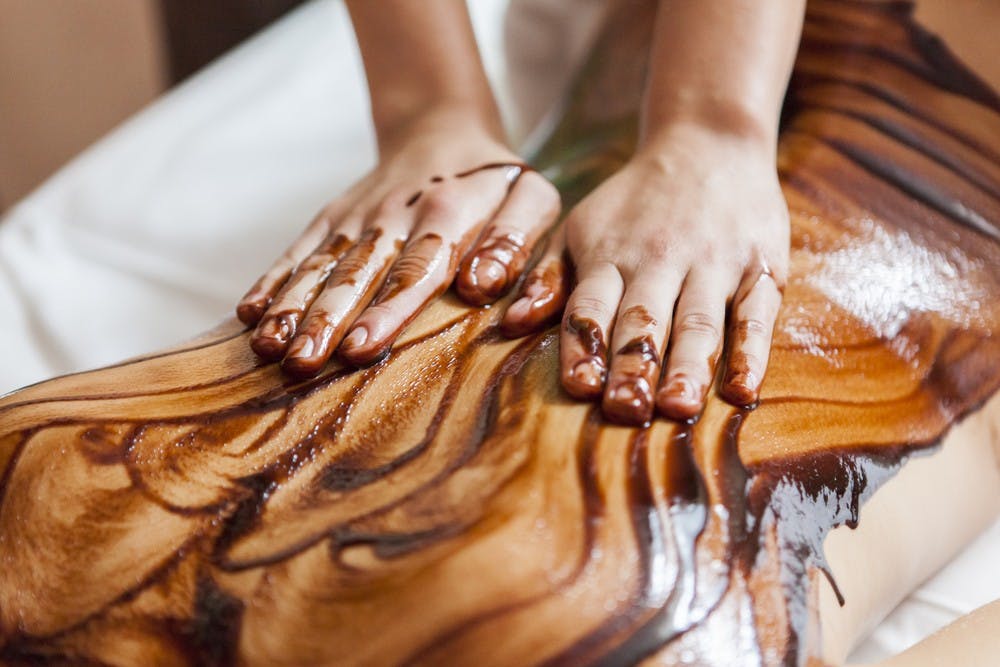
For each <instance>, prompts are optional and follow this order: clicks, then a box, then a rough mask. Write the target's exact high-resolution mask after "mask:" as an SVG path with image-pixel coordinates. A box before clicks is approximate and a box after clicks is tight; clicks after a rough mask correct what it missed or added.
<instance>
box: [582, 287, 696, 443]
mask: <svg viewBox="0 0 1000 667" xmlns="http://www.w3.org/2000/svg"><path fill="white" fill-rule="evenodd" d="M680 282H681V280H680V275H679V274H678V273H674V272H671V273H665V272H657V273H649V272H644V273H639V274H637V275H636V277H635V278H634V279H633V280H632V281H631V283H630V284H629V287H628V289H627V290H626V291H625V295H624V297H623V298H622V303H621V309H620V310H619V313H618V320H617V321H616V322H615V333H614V338H613V339H612V347H611V349H612V350H614V351H615V352H614V355H613V357H612V359H611V369H610V372H609V373H608V383H607V388H606V389H605V392H604V400H603V401H602V404H601V408H602V410H603V411H604V414H605V416H606V417H608V418H609V419H611V420H613V421H616V422H619V423H622V424H635V425H640V424H645V423H646V422H648V421H649V420H650V419H651V418H652V416H653V407H654V403H653V396H654V394H655V391H656V385H657V380H658V379H659V377H660V359H662V358H663V351H664V349H665V348H666V338H667V329H668V326H669V322H670V314H671V313H672V312H673V309H674V302H675V301H676V299H677V292H678V289H679V288H680Z"/></svg>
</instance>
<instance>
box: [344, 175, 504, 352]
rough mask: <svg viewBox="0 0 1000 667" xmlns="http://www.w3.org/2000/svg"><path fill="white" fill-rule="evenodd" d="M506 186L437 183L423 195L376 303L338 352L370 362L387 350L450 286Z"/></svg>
mask: <svg viewBox="0 0 1000 667" xmlns="http://www.w3.org/2000/svg"><path fill="white" fill-rule="evenodd" d="M505 194H506V189H505V188H501V187H493V188H490V187H482V186H480V185H476V186H475V187H472V188H463V189H460V188H456V187H454V186H453V187H451V188H448V187H445V186H439V187H438V188H437V189H435V190H432V191H430V192H428V193H427V195H425V196H424V197H423V198H422V199H421V208H420V211H419V215H420V216H421V217H420V219H419V220H418V223H417V225H416V228H415V229H414V230H413V232H412V234H411V236H410V240H409V241H408V242H407V244H406V247H405V248H403V252H402V254H401V255H400V256H399V259H397V260H396V262H395V263H394V264H393V265H392V267H391V268H390V269H389V275H388V277H387V278H386V281H385V285H383V287H382V289H381V290H380V291H379V293H378V296H377V297H376V298H375V300H374V302H373V303H372V305H370V306H369V307H368V308H366V309H365V310H364V312H362V313H361V315H360V316H358V319H357V320H356V321H355V322H354V324H353V325H352V327H351V329H350V332H349V333H348V334H347V337H346V338H344V340H343V343H342V344H341V347H340V354H341V356H343V358H344V359H345V360H347V361H348V362H349V363H352V364H359V365H363V364H370V363H373V362H374V361H376V360H378V359H379V358H381V357H382V356H384V355H385V354H387V353H388V351H389V348H390V347H391V346H392V344H393V342H395V340H396V338H398V337H399V334H400V333H402V331H403V329H405V328H406V326H407V325H409V324H410V322H412V321H413V320H414V318H416V316H417V315H418V314H419V313H420V311H421V310H422V309H423V307H424V306H425V305H426V304H427V303H428V302H429V301H430V300H431V299H433V298H435V297H437V296H439V295H440V294H442V293H443V292H444V291H445V290H446V289H448V287H449V286H450V285H451V282H452V279H453V278H454V276H455V271H456V269H457V267H458V263H459V258H460V257H462V255H463V254H464V253H465V252H466V251H467V250H468V248H469V245H470V244H471V242H472V240H473V239H475V238H476V237H477V236H478V234H479V231H480V230H481V229H482V226H483V221H485V220H489V219H491V218H492V217H493V215H494V214H495V212H496V210H497V207H499V206H500V203H501V202H502V201H503V198H504V196H505Z"/></svg>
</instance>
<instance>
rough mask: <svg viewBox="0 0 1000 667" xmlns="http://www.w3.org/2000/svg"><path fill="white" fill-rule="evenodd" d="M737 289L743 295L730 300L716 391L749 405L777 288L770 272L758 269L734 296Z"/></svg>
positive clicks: (777, 302) (760, 375) (760, 374)
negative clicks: (723, 359)
mask: <svg viewBox="0 0 1000 667" xmlns="http://www.w3.org/2000/svg"><path fill="white" fill-rule="evenodd" d="M746 284H747V281H744V285H746ZM740 293H745V295H746V296H745V297H743V298H742V299H740V300H736V301H734V305H733V317H732V325H731V328H730V332H729V340H728V360H727V364H726V375H725V379H724V380H723V382H722V387H721V390H720V391H721V394H722V396H723V398H725V399H726V400H728V401H729V402H731V403H733V404H735V405H738V406H742V407H752V406H754V405H756V403H757V400H758V397H759V395H760V384H761V382H762V381H763V379H764V371H765V370H766V369H767V360H768V357H769V355H770V351H771V336H772V334H773V332H774V321H775V319H776V318H777V316H778V309H779V308H780V307H781V290H780V289H779V288H778V285H777V284H776V283H775V281H774V278H773V277H772V276H771V274H770V273H767V272H762V273H758V274H757V275H756V276H755V278H754V279H753V282H752V283H750V286H749V287H748V288H745V287H741V289H740V290H739V292H738V293H737V296H739V295H740Z"/></svg>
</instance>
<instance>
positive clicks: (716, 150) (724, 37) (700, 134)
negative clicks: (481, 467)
mask: <svg viewBox="0 0 1000 667" xmlns="http://www.w3.org/2000/svg"><path fill="white" fill-rule="evenodd" d="M804 4H805V3H804V0H791V1H789V2H775V3H761V2H756V1H755V0H717V1H715V2H684V1H683V0H660V2H658V3H657V14H656V21H655V26H654V28H653V44H652V49H651V53H650V59H649V71H648V72H647V76H646V89H645V92H644V95H643V102H642V107H641V109H640V114H641V122H640V133H639V141H638V149H637V151H636V153H635V155H634V156H633V158H632V159H631V160H630V161H629V163H628V164H627V165H626V166H625V167H623V168H622V169H621V170H620V171H619V172H618V173H617V174H615V175H614V176H613V177H611V178H610V179H608V180H607V181H606V182H605V183H603V184H602V185H601V186H600V187H599V188H597V189H596V190H595V191H594V192H592V193H591V194H590V196H588V197H587V198H586V199H585V200H583V201H582V202H580V204H579V205H578V206H577V207H576V208H575V209H574V210H573V211H571V212H570V214H569V216H568V217H567V219H566V220H565V223H564V227H565V238H566V243H567V247H568V249H569V254H570V255H571V258H572V260H573V263H574V265H575V269H576V281H577V282H576V287H575V288H574V290H573V293H572V295H571V296H570V297H569V303H568V305H567V307H566V312H565V314H564V318H563V329H562V335H561V345H560V349H561V352H560V354H561V374H562V384H563V386H564V387H565V388H566V390H567V392H569V393H570V394H571V395H572V396H574V397H577V398H581V399H597V398H600V399H601V400H602V406H603V409H604V414H605V415H606V416H608V417H610V418H612V419H614V420H616V421H620V422H625V423H630V424H642V423H644V422H646V421H648V420H649V419H650V418H651V417H652V416H653V412H654V409H655V410H658V411H659V412H660V413H661V414H662V415H664V416H666V417H671V418H675V419H693V418H696V417H697V416H698V415H699V414H700V413H701V410H702V407H703V406H704V402H705V397H706V395H707V393H708V391H709V389H710V388H711V387H712V386H713V380H714V378H715V372H716V365H717V364H718V362H719V359H720V357H721V356H722V354H723V351H724V350H725V360H726V361H725V368H724V372H723V373H722V374H721V375H722V382H721V386H720V391H721V393H722V395H723V397H725V398H727V399H728V400H729V401H731V402H733V403H736V404H738V405H742V406H749V405H752V404H754V403H755V402H756V401H757V397H758V394H759V391H760V384H761V380H762V378H763V376H764V371H765V368H766V366H767V360H768V353H769V350H770V343H771V334H772V331H773V328H774V322H775V318H776V316H777V312H778V307H779V306H780V303H781V294H782V288H783V285H784V284H785V277H786V274H787V271H788V243H789V225H788V209H787V206H786V204H785V201H784V198H783V196H782V193H781V189H780V188H779V186H778V177H777V174H776V166H775V153H776V151H775V147H776V145H777V138H778V116H779V112H780V109H781V104H782V98H783V97H784V92H785V88H786V86H787V83H788V76H789V73H790V72H791V68H792V62H793V61H794V57H795V50H796V45H797V43H798V38H799V34H800V32H801V26H802V16H803V13H804ZM550 252H551V253H552V254H555V253H554V252H552V251H551V250H550ZM550 258H551V255H550ZM532 277H533V276H529V280H527V281H526V283H525V285H526V291H525V295H524V297H526V298H521V299H518V301H517V302H516V303H515V304H514V305H512V306H511V308H510V311H509V312H508V316H507V319H508V320H511V319H513V320H515V322H514V324H516V323H517V321H518V318H519V317H520V314H521V313H526V312H528V310H529V306H528V305H525V304H530V303H531V298H532V293H531V290H534V294H535V295H542V294H544V293H545V290H544V281H541V280H531V278H532ZM549 282H550V283H552V284H558V281H555V280H550V281H549ZM518 304H521V305H518ZM727 310H728V315H729V321H730V324H729V325H728V330H727V326H726V316H727ZM505 324H507V325H508V327H509V325H510V324H512V323H511V322H507V321H505ZM509 328H511V327H509ZM512 328H514V329H516V328H517V327H516V326H514V327H512ZM668 349H669V353H668Z"/></svg>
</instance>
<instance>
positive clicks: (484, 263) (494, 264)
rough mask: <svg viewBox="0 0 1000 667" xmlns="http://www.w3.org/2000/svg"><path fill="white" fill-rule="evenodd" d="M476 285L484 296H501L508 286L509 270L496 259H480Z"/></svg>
mask: <svg viewBox="0 0 1000 667" xmlns="http://www.w3.org/2000/svg"><path fill="white" fill-rule="evenodd" d="M476 284H477V285H478V286H479V289H480V291H482V292H483V293H484V294H488V295H490V296H495V295H497V294H499V293H500V292H501V291H502V290H503V288H504V287H506V286H507V268H506V267H505V266H504V265H503V264H501V263H500V262H498V261H497V260H495V259H490V258H480V259H479V262H478V263H477V266H476Z"/></svg>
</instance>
